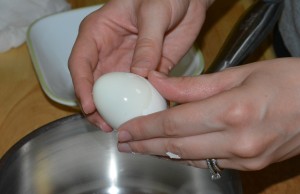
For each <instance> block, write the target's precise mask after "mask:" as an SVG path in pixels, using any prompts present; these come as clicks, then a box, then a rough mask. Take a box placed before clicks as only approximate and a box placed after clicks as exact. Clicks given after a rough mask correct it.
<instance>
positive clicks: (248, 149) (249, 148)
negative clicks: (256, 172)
mask: <svg viewBox="0 0 300 194" xmlns="http://www.w3.org/2000/svg"><path fill="white" fill-rule="evenodd" d="M236 145H238V146H235V148H234V151H233V154H234V155H236V156H238V157H241V158H256V157H258V156H260V155H261V154H262V153H264V150H265V146H264V143H263V142H262V141H257V139H255V138H251V137H246V138H241V139H240V140H239V141H238V142H237V144H236Z"/></svg>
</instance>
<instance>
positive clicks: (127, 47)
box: [69, 0, 300, 170]
mask: <svg viewBox="0 0 300 194" xmlns="http://www.w3.org/2000/svg"><path fill="white" fill-rule="evenodd" d="M150 2H151V3H150ZM152 3H153V4H152ZM177 3H179V4H177ZM210 3H211V2H208V1H205V0H190V1H187V0H185V1H179V0H178V1H175V0H170V1H167V0H165V1H162V0H158V1H155V0H152V1H141V0H137V1H134V0H115V1H114V0H113V1H110V4H108V5H107V6H106V7H105V9H103V10H101V11H98V12H95V13H94V14H93V15H91V16H90V17H88V18H87V19H86V20H85V21H84V22H83V24H82V25H81V29H80V33H79V36H78V39H77V41H76V44H75V46H74V49H73V51H72V55H71V57H70V62H69V68H70V71H71V74H72V78H73V82H74V86H75V92H76V94H77V96H78V99H79V100H80V102H81V106H82V109H83V111H84V112H85V113H86V115H87V117H88V119H89V120H90V121H91V122H93V123H95V124H96V125H98V126H99V127H101V128H102V129H103V130H104V131H111V128H110V127H109V126H108V125H107V124H106V123H105V121H104V120H103V119H101V117H100V116H99V114H98V113H97V111H96V109H95V106H94V103H93V99H92V95H91V90H92V86H93V82H94V80H95V79H97V78H98V77H99V76H101V74H103V73H105V72H109V71H115V70H122V71H131V72H133V73H137V74H140V75H142V76H145V77H147V78H148V79H149V81H150V82H151V83H152V84H153V85H154V87H155V88H156V89H157V90H158V91H159V92H160V93H161V94H162V96H164V97H165V98H166V99H168V100H171V101H175V102H179V103H180V105H178V106H176V107H172V108H169V109H167V110H165V111H162V112H158V113H154V114H151V115H147V116H142V117H138V118H135V119H132V120H130V121H128V122H126V123H125V124H123V125H122V126H121V127H120V128H119V129H118V131H119V132H118V139H119V143H118V149H119V150H120V151H121V152H135V153H141V154H151V155H158V156H166V153H167V152H172V153H174V154H177V155H178V156H180V157H181V160H180V161H181V162H184V163H186V164H189V165H192V166H195V167H199V168H207V164H206V162H205V159H206V158H217V159H218V165H219V166H220V167H221V168H230V169H238V170H259V169H262V168H264V167H266V166H267V165H269V164H272V163H275V162H280V161H282V160H286V159H288V158H291V157H293V156H296V155H298V154H299V153H300V100H299V99H300V65H299V64H300V59H299V58H282V59H274V60H269V61H261V62H256V63H252V64H247V65H243V66H239V67H235V68H229V69H227V70H225V71H222V72H219V73H214V74H207V75H201V76H197V77H182V78H170V77H167V76H166V74H167V72H168V71H169V69H170V68H172V67H173V66H174V64H176V62H177V61H178V60H179V57H178V56H182V55H183V54H184V53H185V52H186V51H187V50H188V48H189V47H190V46H191V45H192V43H193V41H194V40H195V38H196V37H197V35H198V33H199V31H200V29H201V25H202V23H203V21H204V17H205V10H206V9H207V7H208V5H209V4H210ZM160 4H161V5H160ZM164 5H167V6H165V7H164ZM192 5H193V6H192ZM143 6H145V7H143ZM146 7H147V10H151V8H153V7H155V8H156V9H155V10H156V11H157V12H155V13H153V12H151V11H149V12H147V11H146V13H145V12H141V10H142V8H144V9H146ZM191 7H192V8H191ZM157 8H159V9H157ZM176 8H178V9H176ZM194 9H197V11H196V10H194ZM170 10H171V11H170ZM175 10H176V12H175ZM199 10H201V11H199ZM173 14H174V15H173ZM100 15H101V17H100ZM120 15H121V16H122V17H120ZM158 15H159V18H160V20H155V21H153V20H151V21H150V19H149V20H147V18H151V19H153V17H158ZM100 18H102V19H100ZM137 18H139V19H137ZM194 18H197V19H196V20H195V21H194V20H193V19H194ZM199 18H203V19H202V20H201V21H202V22H199ZM140 20H143V22H140V25H138V24H139V22H138V21H140ZM152 22H153V23H152ZM141 23H142V24H141ZM195 24H198V25H195ZM148 25H150V26H152V27H149V28H148V27H147V26H148ZM154 26H155V27H154ZM186 33H189V34H190V36H188V37H187V36H186ZM99 34H101V35H99ZM183 34H185V36H183ZM175 40H176V41H175ZM108 42H109V43H110V44H108ZM171 48H177V49H171ZM116 55H117V57H116Z"/></svg>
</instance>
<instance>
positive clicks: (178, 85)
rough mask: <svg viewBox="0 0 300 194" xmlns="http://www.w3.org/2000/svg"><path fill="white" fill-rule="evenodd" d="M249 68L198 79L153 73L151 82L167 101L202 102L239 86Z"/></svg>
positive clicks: (149, 77)
mask: <svg viewBox="0 0 300 194" xmlns="http://www.w3.org/2000/svg"><path fill="white" fill-rule="evenodd" d="M249 73H250V71H249V70H248V68H238V67H237V68H231V69H228V70H225V71H223V72H218V73H215V74H209V75H205V74H204V75H200V76H197V77H168V76H166V75H165V74H162V73H159V72H156V71H151V72H150V73H149V75H148V79H149V81H150V82H151V83H152V85H153V86H154V87H155V88H156V89H157V90H158V92H159V93H160V94H161V95H162V96H164V97H165V98H166V99H168V100H171V101H175V102H178V103H185V102H190V101H195V100H201V99H205V98H208V97H210V96H213V95H215V94H218V93H221V92H223V91H226V90H229V89H231V88H234V87H237V86H239V85H240V84H241V83H242V82H243V80H245V77H247V76H248V75H249Z"/></svg>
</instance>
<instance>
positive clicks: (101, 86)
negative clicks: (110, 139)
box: [93, 72, 167, 129]
mask: <svg viewBox="0 0 300 194" xmlns="http://www.w3.org/2000/svg"><path fill="white" fill-rule="evenodd" d="M93 98H94V103H95V105H96V108H97V110H98V112H99V113H100V115H101V116H102V117H103V118H104V120H105V121H106V122H107V123H108V124H109V125H110V126H111V127H112V128H114V129H117V128H118V127H119V126H120V125H121V124H123V123H124V122H126V121H128V120H130V119H132V118H134V117H137V116H141V115H147V114H151V113H154V112H158V111H162V110H165V109H166V108H167V102H166V100H165V99H164V98H163V97H162V96H161V95H160V94H159V93H158V91H157V90H156V89H155V88H154V87H153V86H152V85H151V83H150V82H149V81H148V80H147V79H145V78H143V77H141V76H139V75H136V74H133V73H127V72H112V73H107V74H105V75H102V76H101V77H100V78H99V79H98V80H97V81H96V82H95V84H94V88H93Z"/></svg>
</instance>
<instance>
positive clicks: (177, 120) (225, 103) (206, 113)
mask: <svg viewBox="0 0 300 194" xmlns="http://www.w3.org/2000/svg"><path fill="white" fill-rule="evenodd" d="M248 94H249V92H247V91H246V88H245V87H236V88H233V89H231V90H228V91H225V92H222V93H220V94H218V95H214V96H212V97H210V98H207V99H203V100H201V101H196V102H190V103H186V104H181V105H178V106H175V107H172V108H169V109H167V110H165V111H161V112H157V113H153V114H150V115H146V116H141V117H137V118H134V119H132V120H129V121H128V122H126V123H124V124H123V125H121V126H120V128H119V129H118V131H119V141H121V142H124V141H132V140H145V139H151V138H158V137H186V136H192V135H200V134H205V133H211V132H217V131H223V130H226V129H230V128H232V127H236V126H233V125H238V124H239V123H241V122H243V121H245V122H247V119H248V118H249V119H251V118H252V117H255V115H249V117H248V116H245V114H243V112H245V111H250V112H251V111H253V110H252V109H251V108H252V105H251V102H252V101H253V99H252V97H251V96H249V95H248ZM242 105H243V106H242ZM253 114H256V113H255V112H253ZM239 115H241V116H240V117H239ZM237 118H240V121H239V120H238V121H236V122H235V120H236V119H237Z"/></svg>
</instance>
